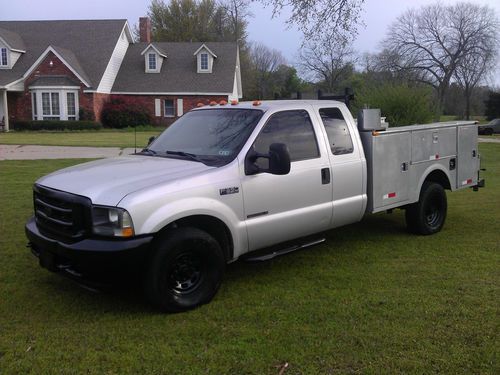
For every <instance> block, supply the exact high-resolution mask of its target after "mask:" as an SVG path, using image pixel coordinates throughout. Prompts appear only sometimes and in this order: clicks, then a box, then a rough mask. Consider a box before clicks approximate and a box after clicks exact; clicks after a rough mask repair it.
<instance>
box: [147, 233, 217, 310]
mask: <svg viewBox="0 0 500 375" xmlns="http://www.w3.org/2000/svg"><path fill="white" fill-rule="evenodd" d="M224 268H225V259H224V255H223V252H222V250H221V248H220V246H219V243H218V242H217V241H216V240H215V239H214V238H213V237H212V236H210V235H209V234H208V233H206V232H204V231H202V230H199V229H197V228H190V227H181V228H177V229H174V230H172V231H168V232H166V233H165V234H164V235H163V236H160V237H159V238H158V239H157V240H156V241H155V245H154V249H153V256H152V258H151V260H150V263H149V266H148V268H147V270H146V274H145V278H144V290H145V294H146V296H147V297H148V299H149V300H150V301H151V302H152V303H153V304H154V305H156V306H157V307H159V308H160V309H161V310H163V311H167V312H180V311H186V310H190V309H193V308H195V307H197V306H199V305H202V304H205V303H208V302H210V301H211V300H212V298H213V297H214V296H215V294H216V293H217V290H218V289H219V286H220V284H221V281H222V276H223V274H224Z"/></svg>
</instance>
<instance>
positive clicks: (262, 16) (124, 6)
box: [0, 0, 500, 84]
mask: <svg viewBox="0 0 500 375" xmlns="http://www.w3.org/2000/svg"><path fill="white" fill-rule="evenodd" d="M469 1H470V2H473V3H477V4H486V5H489V6H490V7H491V8H493V9H495V11H496V13H497V15H500V1H499V0H469ZM435 2H436V0H383V1H382V0H366V1H365V6H364V11H363V13H362V19H363V21H364V23H365V26H364V27H360V32H359V35H358V38H357V40H356V43H355V47H356V50H357V51H358V52H360V53H361V52H365V51H370V52H374V51H376V50H377V48H378V47H379V44H380V41H381V40H382V39H383V38H384V36H385V32H386V30H387V26H388V25H389V24H390V23H392V22H393V21H394V19H395V18H396V17H397V16H398V15H400V14H401V13H402V12H404V11H405V10H406V9H408V8H410V7H419V6H421V5H425V4H430V3H435ZM441 2H442V3H445V4H449V3H456V2H458V0H442V1H441ZM149 4H150V0H43V1H38V0H0V20H48V19H98V18H126V19H128V20H129V23H130V25H131V26H133V25H134V24H135V23H137V21H138V19H139V17H140V16H143V15H146V13H147V9H148V5H149ZM252 13H253V17H252V18H250V19H249V26H248V34H249V40H251V41H259V42H263V43H264V44H266V45H268V46H269V47H273V48H276V49H278V50H280V51H281V52H282V53H283V54H284V55H285V57H286V58H287V59H288V60H289V62H290V63H293V62H294V60H295V58H296V56H297V50H298V49H299V47H300V43H301V39H300V36H301V34H300V33H299V32H298V31H297V30H296V29H293V28H291V29H290V28H287V26H286V25H285V20H286V16H287V14H288V13H287V12H286V10H285V12H284V14H282V15H281V16H280V17H277V18H274V19H272V18H271V17H272V9H271V8H263V7H262V5H261V4H260V3H259V2H254V3H253V4H252ZM496 76H497V78H496V82H497V84H499V83H500V67H499V71H498V73H497V74H496Z"/></svg>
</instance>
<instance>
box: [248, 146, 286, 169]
mask: <svg viewBox="0 0 500 375" xmlns="http://www.w3.org/2000/svg"><path fill="white" fill-rule="evenodd" d="M258 158H266V159H268V160H269V168H267V169H265V168H260V167H259V166H258V165H257V164H256V163H255V162H256V161H257V159H258ZM289 172H290V152H289V151H288V147H287V146H286V145H285V144H284V143H273V144H271V146H269V153H268V154H261V153H258V152H257V151H255V150H254V149H252V150H250V151H249V152H248V154H247V156H246V158H245V174H246V175H247V176H251V175H254V174H258V173H270V174H276V175H285V174H288V173H289Z"/></svg>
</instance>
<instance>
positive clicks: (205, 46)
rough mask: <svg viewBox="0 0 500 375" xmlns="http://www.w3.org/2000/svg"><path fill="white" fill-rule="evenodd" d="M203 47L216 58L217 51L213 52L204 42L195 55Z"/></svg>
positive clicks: (195, 53)
mask: <svg viewBox="0 0 500 375" xmlns="http://www.w3.org/2000/svg"><path fill="white" fill-rule="evenodd" d="M202 49H205V50H207V52H208V53H210V54H211V55H212V56H213V57H214V58H215V59H216V58H217V55H216V54H215V53H213V52H212V51H211V50H210V48H208V47H207V45H206V44H205V43H203V44H202V45H201V46H200V48H198V49H197V50H196V51H195V52H194V53H193V55H197V54H198V53H199V52H200V51H201V50H202Z"/></svg>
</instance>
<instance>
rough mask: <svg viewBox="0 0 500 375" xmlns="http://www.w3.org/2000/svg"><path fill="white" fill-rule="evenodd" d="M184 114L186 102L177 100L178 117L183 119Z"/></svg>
mask: <svg viewBox="0 0 500 375" xmlns="http://www.w3.org/2000/svg"><path fill="white" fill-rule="evenodd" d="M183 114H184V101H183V100H182V99H177V116H178V117H181V116H182V115H183Z"/></svg>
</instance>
